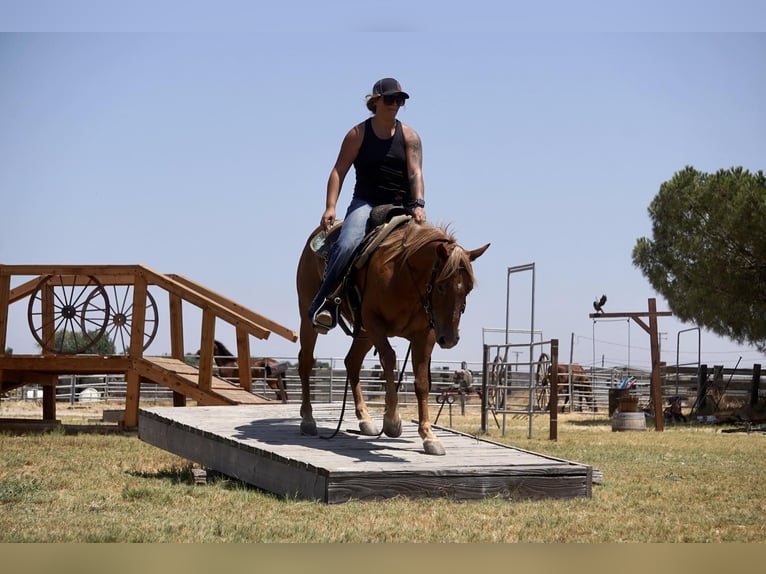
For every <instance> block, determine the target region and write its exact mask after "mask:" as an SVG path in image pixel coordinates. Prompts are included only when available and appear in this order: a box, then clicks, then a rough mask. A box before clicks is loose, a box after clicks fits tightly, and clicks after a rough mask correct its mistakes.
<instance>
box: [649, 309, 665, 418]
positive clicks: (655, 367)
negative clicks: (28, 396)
mask: <svg viewBox="0 0 766 574" xmlns="http://www.w3.org/2000/svg"><path fill="white" fill-rule="evenodd" d="M649 348H650V352H651V356H652V380H651V395H652V402H653V403H654V430H657V431H662V430H664V428H665V416H664V414H663V412H662V379H661V378H660V347H659V337H658V331H657V300H656V299H655V298H654V297H652V298H650V299H649Z"/></svg>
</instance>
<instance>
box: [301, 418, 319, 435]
mask: <svg viewBox="0 0 766 574" xmlns="http://www.w3.org/2000/svg"><path fill="white" fill-rule="evenodd" d="M301 434H307V435H311V436H316V435H318V434H319V433H318V432H317V424H316V422H315V421H301Z"/></svg>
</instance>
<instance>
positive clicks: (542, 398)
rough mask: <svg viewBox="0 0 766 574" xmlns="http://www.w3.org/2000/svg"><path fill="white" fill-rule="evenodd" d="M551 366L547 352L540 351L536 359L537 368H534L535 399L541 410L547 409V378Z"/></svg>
mask: <svg viewBox="0 0 766 574" xmlns="http://www.w3.org/2000/svg"><path fill="white" fill-rule="evenodd" d="M550 366H551V359H550V357H549V356H548V354H547V353H540V358H539V359H537V368H536V370H535V400H536V405H537V408H538V409H540V410H541V411H544V410H547V409H548V400H549V399H548V391H549V385H548V383H549V382H550V381H549V379H548V369H549V368H550Z"/></svg>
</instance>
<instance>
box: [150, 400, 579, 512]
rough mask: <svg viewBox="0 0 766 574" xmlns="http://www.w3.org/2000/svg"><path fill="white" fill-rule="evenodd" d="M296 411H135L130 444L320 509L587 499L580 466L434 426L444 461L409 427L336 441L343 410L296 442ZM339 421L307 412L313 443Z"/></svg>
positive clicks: (328, 412)
mask: <svg viewBox="0 0 766 574" xmlns="http://www.w3.org/2000/svg"><path fill="white" fill-rule="evenodd" d="M298 409H299V406H298V405H297V404H272V405H233V406H207V407H185V408H176V407H155V408H145V409H141V410H140V411H139V425H138V431H139V438H141V439H142V440H143V441H145V442H147V443H149V444H152V445H154V446H157V447H159V448H162V449H164V450H167V451H169V452H172V453H174V454H177V455H179V456H182V457H184V458H186V459H189V460H191V461H194V462H197V463H199V464H201V465H203V466H205V467H206V468H209V469H212V470H216V471H218V472H221V473H223V474H225V475H227V476H231V477H233V478H236V479H238V480H242V481H243V482H246V483H248V484H251V485H253V486H256V487H258V488H261V489H263V490H266V491H269V492H273V493H276V494H279V495H284V496H290V497H297V498H303V499H311V500H320V501H324V502H327V503H339V502H346V501H348V500H352V499H362V500H369V499H385V498H390V497H394V496H409V497H415V498H421V497H447V498H451V499H455V500H468V499H480V498H487V497H501V498H506V499H513V500H520V499H544V498H574V497H590V496H591V482H592V468H591V467H590V466H588V465H584V464H578V463H574V462H571V461H566V460H562V459H557V458H553V457H549V456H545V455H541V454H536V453H533V452H529V451H526V450H522V449H518V448H514V447H510V446H506V445H501V444H497V443H493V442H490V441H486V440H482V439H477V438H475V437H471V436H468V435H465V434H461V433H458V432H454V431H451V430H449V429H444V428H441V427H436V429H435V431H436V434H437V435H438V436H439V438H440V439H441V440H442V442H443V444H444V447H445V449H446V451H447V454H446V455H445V456H430V455H426V454H425V453H424V452H423V446H422V441H421V439H420V436H419V435H418V431H417V424H415V423H414V422H410V421H402V435H401V436H400V437H398V438H389V437H386V436H381V437H364V436H360V435H358V434H354V433H352V432H346V429H356V428H357V425H356V420H355V418H354V415H353V410H352V411H351V412H350V414H349V410H348V408H347V409H346V415H345V420H344V422H343V425H342V426H341V432H339V433H338V434H337V435H336V436H335V437H334V438H332V439H329V440H324V439H322V438H319V437H312V436H304V435H301V434H300V419H299V417H298ZM340 412H341V407H340V404H320V405H315V406H314V417H315V418H316V421H317V426H318V428H319V433H320V435H321V436H329V435H331V434H332V432H333V431H334V430H335V428H336V426H337V422H338V418H339V416H340ZM374 418H376V420H377V419H378V418H379V416H378V417H375V416H374ZM381 423H382V421H380V420H378V424H381Z"/></svg>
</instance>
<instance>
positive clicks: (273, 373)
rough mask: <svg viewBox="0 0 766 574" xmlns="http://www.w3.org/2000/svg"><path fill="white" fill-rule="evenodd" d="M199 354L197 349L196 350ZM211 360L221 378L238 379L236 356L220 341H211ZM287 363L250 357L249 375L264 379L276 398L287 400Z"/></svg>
mask: <svg viewBox="0 0 766 574" xmlns="http://www.w3.org/2000/svg"><path fill="white" fill-rule="evenodd" d="M197 355H199V351H197ZM213 360H214V361H215V364H216V366H217V367H218V374H219V376H220V377H221V378H223V379H236V380H239V365H238V364H237V357H235V356H234V354H233V353H232V352H231V351H229V349H227V348H226V346H225V345H224V344H223V343H221V342H220V341H213ZM286 372H287V363H280V362H279V361H277V360H276V359H271V358H265V357H263V358H251V359H250V376H251V377H252V379H253V380H264V381H266V384H267V385H268V386H269V388H272V389H274V391H275V392H276V395H277V399H279V400H281V401H282V402H283V403H286V402H287V390H286V386H285V377H284V375H285V373H286Z"/></svg>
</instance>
